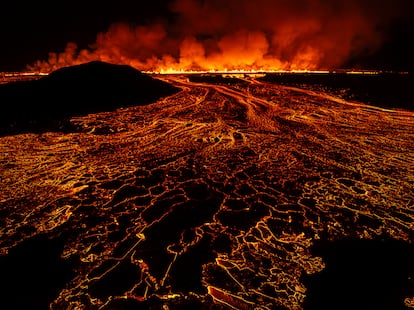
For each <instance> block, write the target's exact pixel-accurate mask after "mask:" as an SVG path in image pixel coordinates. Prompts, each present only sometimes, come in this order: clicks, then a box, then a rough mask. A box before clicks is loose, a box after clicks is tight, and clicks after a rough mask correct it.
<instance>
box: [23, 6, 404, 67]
mask: <svg viewBox="0 0 414 310" xmlns="http://www.w3.org/2000/svg"><path fill="white" fill-rule="evenodd" d="M404 4H407V5H408V1H406V0H397V1H391V0H389V1H388V0H387V1H382V2H381V5H380V6H379V5H378V2H377V1H373V0H367V1H357V0H332V1H324V0H291V1H285V0H258V1H250V0H210V1H203V0H175V1H172V2H171V3H170V6H169V8H170V12H171V16H170V18H168V20H169V21H166V20H164V21H158V22H157V23H154V24H150V25H139V26H131V25H129V24H125V23H116V24H113V25H111V26H110V27H109V29H108V30H107V31H106V32H104V33H99V34H98V35H97V39H96V42H95V43H94V44H93V45H91V47H90V48H89V49H83V50H79V49H78V48H77V45H76V44H75V43H68V45H67V47H66V49H65V51H63V52H61V53H50V55H49V59H48V60H47V61H37V62H36V63H35V64H33V65H32V66H30V69H31V70H36V71H46V72H48V71H51V70H54V69H57V68H60V67H63V66H68V65H74V64H80V63H84V62H89V61H92V60H101V61H106V62H111V63H115V64H128V65H131V66H133V67H135V68H137V69H140V70H145V71H159V72H168V71H191V70H196V71H205V70H208V71H228V70H233V71H234V70H256V71H257V70H267V71H270V70H316V69H334V68H338V67H340V66H341V65H343V64H344V63H345V62H346V61H347V60H348V59H350V58H352V57H357V56H360V55H367V54H369V53H372V52H373V51H375V50H377V49H378V48H379V47H380V46H381V44H382V43H383V42H384V40H385V39H386V35H387V29H389V25H390V24H391V22H392V21H393V20H394V19H395V18H401V17H402V15H403V14H404V13H403V12H404V11H406V10H405V9H404V8H405V6H404ZM159 20H160V19H159Z"/></svg>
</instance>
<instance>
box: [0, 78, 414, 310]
mask: <svg viewBox="0 0 414 310" xmlns="http://www.w3.org/2000/svg"><path fill="white" fill-rule="evenodd" d="M159 78H160V79H162V80H165V81H167V82H169V83H171V84H173V85H174V86H176V87H179V88H181V89H182V90H181V91H180V92H179V93H177V94H175V95H172V96H169V97H166V98H164V99H160V100H158V101H157V102H155V103H152V104H149V105H146V106H136V107H128V108H123V109H118V110H116V111H113V112H101V113H96V114H89V115H86V116H80V117H74V118H72V119H71V123H72V124H73V125H74V127H76V128H78V130H77V131H76V132H72V133H59V132H45V133H42V134H20V135H14V136H5V137H1V138H0V163H1V169H2V170H1V175H2V177H1V179H0V188H1V191H0V204H1V209H0V212H1V218H0V221H1V226H0V229H1V230H0V231H1V233H0V249H1V253H2V254H3V255H5V257H7V255H12V254H13V253H15V252H14V251H15V249H16V248H17V249H19V248H20V247H22V248H24V247H26V248H27V246H26V245H25V244H26V242H28V241H30V240H32V239H33V238H34V236H46V237H47V238H46V240H45V241H42V242H44V243H45V244H48V243H47V242H52V240H60V242H61V250H60V251H61V252H59V251H57V253H58V254H57V260H60V261H61V262H66V264H69V267H67V268H69V270H71V272H68V274H67V275H66V276H65V277H64V278H63V280H62V281H63V282H57V283H60V284H56V285H55V284H54V285H55V286H54V288H55V289H57V291H56V292H55V294H51V295H50V296H49V300H48V302H49V303H50V307H51V309H107V310H108V309H125V308H127V307H136V308H140V307H144V308H145V307H146V308H148V309H182V308H184V307H186V309H189V308H191V309H207V308H209V307H214V309H302V308H303V305H304V302H305V301H306V299H307V298H308V289H309V288H308V287H307V286H306V285H305V282H304V279H303V277H304V276H310V275H316V274H318V273H320V272H323V270H324V269H325V268H326V267H327V264H329V262H327V261H325V260H324V258H323V257H320V256H317V255H315V254H314V252H313V250H312V248H311V247H312V245H314V244H316V243H317V242H319V241H320V240H322V241H335V240H342V239H349V238H354V239H356V240H359V239H361V240H371V239H378V238H388V239H391V240H399V241H401V242H405V243H411V242H412V240H413V239H412V238H413V232H414V225H413V223H414V209H413V208H414V204H413V201H414V196H413V193H414V178H413V176H414V117H413V116H414V114H413V112H410V111H406V110H391V109H385V108H379V107H374V106H369V105H365V104H362V103H358V102H352V101H347V100H344V99H340V98H338V97H336V96H334V95H326V94H325V93H322V92H315V91H311V90H305V89H298V88H294V87H286V86H280V85H277V84H269V83H265V82H263V81H261V80H259V79H252V78H245V79H238V80H231V79H230V80H229V81H231V83H230V84H229V83H227V82H224V83H221V82H220V83H216V84H214V83H205V82H203V79H202V78H200V79H198V80H197V81H194V80H192V81H191V80H189V79H188V77H186V76H180V75H174V76H166V75H164V76H160V77H159ZM206 79H207V78H206ZM220 81H221V80H220ZM46 248H47V247H46ZM33 249H34V250H32V251H31V252H29V253H30V255H28V256H21V264H22V266H23V265H28V266H33V268H31V269H34V270H36V269H39V268H38V266H37V265H33V264H34V263H33V258H32V257H34V256H35V255H37V254H36V253H37V251H36V246H34V247H33ZM7 253H9V254H7ZM21 253H23V252H21ZM59 253H60V254H59ZM392 253H396V252H392ZM348 254H349V253H348ZM13 255H15V254H13ZM16 255H17V254H16ZM50 255H55V254H50ZM356 255H357V256H358V253H357V254H356ZM395 255H396V254H395ZM31 258H32V259H31ZM15 261H16V262H17V261H18V260H15ZM370 264H371V265H375V260H373V261H370ZM328 267H329V266H328ZM388 267H389V266H388ZM388 267H387V266H385V265H384V266H382V265H381V267H380V268H381V269H379V270H378V271H377V274H379V275H382V274H383V273H384V272H385V271H386V268H388ZM45 268H46V267H45ZM47 268H52V267H50V266H49V267H47ZM393 268H394V266H393ZM24 270H26V269H24ZM65 270H66V269H65ZM59 272H60V271H57V274H59ZM13 276H15V275H14V274H13ZM25 276H26V274H24V275H22V281H23V280H24V281H26V282H27V281H29V280H28V278H27V277H25ZM358 277H360V278H356V279H354V281H355V282H358V281H362V280H363V281H368V280H369V279H368V280H367V279H365V278H363V273H361V274H359V275H358ZM407 277H408V276H407ZM12 278H13V277H12V276H11V277H10V279H12ZM42 278H43V279H44V281H45V283H55V282H53V281H51V280H50V279H49V278H48V277H47V276H42V277H38V278H35V279H34V280H32V281H33V282H29V283H33V286H30V287H28V288H27V291H22V290H20V291H19V292H20V293H19V294H25V295H27V296H32V297H33V298H34V300H36V298H35V297H34V295H30V294H31V292H32V291H33V290H35V292H36V287H40V288H41V287H42V286H41V284H40V283H43V282H42V281H41V280H42ZM5 279H6V280H7V279H8V278H5ZM53 279H54V278H53ZM10 281H11V280H10ZM10 283H11V282H10ZM22 283H25V282H22ZM364 283H370V282H369V281H368V282H364ZM381 283H382V282H381ZM11 285H12V284H9V286H11ZM15 285H16V286H18V285H17V284H15ZM19 285H21V284H19ZM44 285H47V284H44ZM369 285H371V284H367V285H366V287H365V288H364V290H365V289H366V290H367V291H366V294H365V295H364V294H362V295H363V296H365V298H367V300H369V305H374V306H375V305H380V306H381V305H383V304H385V302H388V301H389V300H388V299H387V298H388V297H389V299H390V300H391V301H392V305H396V304H401V305H404V304H405V305H406V306H411V307H412V305H413V301H414V299H413V297H414V290H411V291H409V292H408V293H407V294H405V293H401V292H399V293H401V294H402V295H401V296H400V295H398V296H396V297H395V296H394V295H392V294H391V295H390V296H388V295H387V292H386V293H380V294H373V295H372V296H371V295H369V292H370V290H369V289H368V287H369ZM388 285H389V284H388ZM392 285H394V287H399V288H401V287H400V286H397V283H394V282H393V283H392ZM331 286H332V285H331ZM350 286H352V284H351V285H350ZM12 287H14V286H12ZM18 287H19V286H18ZM7 292H8V293H7V294H8V295H2V296H1V303H2V304H6V305H16V303H18V302H22V301H21V300H22V299H21V298H15V297H16V296H20V295H19V294H16V292H12V291H11V289H9V290H8V291H7ZM44 292H45V290H43V291H40V292H38V294H40V295H41V294H44ZM13 296H14V297H13ZM352 297H353V296H352V295H349V296H348V295H347V296H346V298H344V299H341V300H336V301H335V302H339V303H343V302H346V301H348V300H352ZM344 300H345V301H344ZM337 306H338V307H337ZM331 308H332V309H339V308H340V305H339V304H338V305H335V304H333V305H331ZM356 308H357V307H355V309H356ZM140 309H141V308H140Z"/></svg>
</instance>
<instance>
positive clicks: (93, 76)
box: [0, 61, 179, 136]
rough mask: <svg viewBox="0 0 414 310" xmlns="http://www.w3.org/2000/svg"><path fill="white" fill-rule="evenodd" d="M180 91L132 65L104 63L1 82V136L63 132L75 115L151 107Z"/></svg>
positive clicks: (77, 66) (98, 62)
mask: <svg viewBox="0 0 414 310" xmlns="http://www.w3.org/2000/svg"><path fill="white" fill-rule="evenodd" d="M178 91H179V89H178V88H176V87H174V86H172V85H170V84H168V83H166V82H163V81H161V80H157V79H154V78H152V77H150V76H148V75H146V74H144V73H142V72H140V71H138V70H136V69H134V68H132V67H130V66H127V65H114V64H109V63H104V62H100V61H93V62H89V63H86V64H81V65H76V66H71V67H66V68H62V69H58V70H56V71H54V72H52V73H50V74H49V75H48V76H46V77H43V78H41V79H39V80H35V81H24V82H14V83H9V84H5V85H0V103H1V113H0V135H1V136H4V135H11V134H18V133H24V132H44V131H56V130H62V128H63V127H64V124H65V123H67V120H68V119H69V118H70V117H72V116H81V115H86V114H89V113H97V112H101V111H112V110H115V109H117V108H120V107H127V106H135V105H146V104H149V103H152V102H155V101H156V100H157V99H159V98H161V97H164V96H169V95H172V94H174V93H176V92H178Z"/></svg>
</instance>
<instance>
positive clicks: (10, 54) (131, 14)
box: [0, 0, 414, 71]
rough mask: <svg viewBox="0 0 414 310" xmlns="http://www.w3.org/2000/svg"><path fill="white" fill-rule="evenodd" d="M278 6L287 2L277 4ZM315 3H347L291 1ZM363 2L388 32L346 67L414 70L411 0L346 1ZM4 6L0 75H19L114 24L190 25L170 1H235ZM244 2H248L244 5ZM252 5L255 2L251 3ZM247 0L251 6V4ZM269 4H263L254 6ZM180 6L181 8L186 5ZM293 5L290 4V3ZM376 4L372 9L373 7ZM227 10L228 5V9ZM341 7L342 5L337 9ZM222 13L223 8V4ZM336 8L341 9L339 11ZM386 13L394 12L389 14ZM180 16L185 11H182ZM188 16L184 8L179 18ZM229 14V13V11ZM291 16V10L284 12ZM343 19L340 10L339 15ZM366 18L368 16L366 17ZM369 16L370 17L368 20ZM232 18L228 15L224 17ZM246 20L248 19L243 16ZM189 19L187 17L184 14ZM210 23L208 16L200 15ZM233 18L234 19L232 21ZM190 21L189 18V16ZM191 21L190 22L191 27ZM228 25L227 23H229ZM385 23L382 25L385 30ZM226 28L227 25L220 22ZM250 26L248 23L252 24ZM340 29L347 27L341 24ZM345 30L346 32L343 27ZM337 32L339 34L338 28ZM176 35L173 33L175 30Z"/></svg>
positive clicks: (83, 43)
mask: <svg viewBox="0 0 414 310" xmlns="http://www.w3.org/2000/svg"><path fill="white" fill-rule="evenodd" d="M276 1H279V2H289V1H285V0H276ZM312 1H313V2H317V3H318V4H319V5H321V4H324V3H325V2H326V3H330V4H329V5H330V6H331V7H332V5H331V4H332V3H336V2H337V3H342V5H343V4H344V3H347V2H346V1H345V0H331V1H329V0H303V1H301V0H292V1H291V2H295V3H296V4H297V7H298V11H300V7H301V6H300V4H301V3H309V2H312ZM358 1H359V2H360V3H363V10H364V12H365V11H370V7H369V5H372V6H373V7H372V12H373V13H372V14H371V15H372V16H374V15H378V16H379V17H378V20H381V18H384V19H385V18H386V19H387V22H386V23H378V25H380V26H378V27H380V28H381V27H385V28H386V29H385V30H384V29H380V30H379V31H380V32H381V31H382V32H384V33H386V35H384V37H383V38H382V39H381V44H379V45H378V46H377V47H376V48H375V50H374V51H370V52H367V53H365V54H364V55H357V56H355V57H350V58H349V59H348V61H347V62H345V63H344V66H349V67H351V66H356V67H358V66H359V67H366V68H367V69H374V68H380V69H381V68H386V69H396V70H410V71H412V70H413V69H414V61H412V55H413V54H414V48H413V47H412V44H413V43H412V42H413V39H414V21H413V16H414V1H413V0H394V1H392V0H383V1H381V0H376V1H373V0H348V2H350V3H353V4H355V3H356V6H358V5H359V4H358ZM8 2H9V3H8V4H7V5H6V4H2V8H1V11H0V38H1V48H0V71H19V70H23V69H24V68H25V67H26V65H28V64H32V63H33V62H35V61H36V60H39V59H40V60H45V59H47V58H48V53H49V52H61V51H63V50H64V48H65V46H66V44H67V43H68V42H76V43H77V45H78V46H79V47H80V48H87V47H88V45H90V44H93V43H94V42H95V40H96V36H97V34H98V33H100V32H105V31H107V29H108V28H109V26H110V25H111V24H113V23H116V22H126V23H128V24H131V25H150V24H152V23H154V22H156V21H158V20H162V21H163V23H164V25H167V28H168V27H174V25H175V23H181V24H183V23H187V25H190V26H194V23H197V20H196V19H195V21H194V20H193V21H183V18H182V16H181V17H180V16H179V15H180V13H178V14H177V11H175V13H172V9H171V3H176V2H181V3H184V4H185V5H187V6H189V7H191V5H194V3H197V4H198V5H199V6H201V7H203V5H205V3H208V2H211V3H212V4H211V5H210V11H206V14H209V12H214V9H211V7H213V8H215V10H216V11H217V10H220V9H221V4H225V3H231V2H232V3H233V4H234V3H236V4H237V1H236V2H234V1H233V0H221V1H219V0H183V1H180V0H171V1H168V0H149V1H140V0H135V1H132V0H129V1H127V0H117V1H113V2H112V3H107V2H105V1H88V0H84V1H79V0H74V1H55V3H54V4H50V3H43V2H42V1H26V0H25V1H23V0H14V1H8ZM242 2H246V1H242ZM253 2H254V1H253ZM253 2H251V3H253ZM261 2H262V3H266V2H268V3H272V2H271V1H270V2H269V1H267V0H263V1H258V2H257V3H261ZM184 4H182V6H185V5H184ZM290 6H291V5H290ZM374 6H375V7H374ZM228 7H229V8H230V7H231V5H229V6H228ZM338 7H339V8H342V6H338ZM223 10H226V7H225V5H223ZM338 10H340V9H338ZM388 11H392V12H391V13H388ZM183 12H184V13H183ZM188 12H191V8H187V7H185V8H184V9H182V11H181V14H182V15H183V16H184V17H186V15H185V14H188ZM230 12H231V11H230ZM288 12H290V13H289V14H291V12H292V10H291V8H290V10H289V11H288ZM337 14H338V15H341V12H340V11H338V12H337ZM367 14H368V15H370V13H369V12H368V13H367ZM371 15H370V16H371ZM225 16H227V18H230V19H231V18H232V17H231V15H228V14H227V15H225ZM246 16H248V15H246ZM187 17H188V16H187ZM203 17H204V18H205V19H206V20H209V18H210V16H208V15H206V16H203ZM235 18H236V17H235ZM187 19H188V18H187ZM191 23H193V24H191ZM229 24H231V21H230V22H229ZM385 24H386V26H384V25H385ZM224 25H226V24H224ZM250 26H251V25H250ZM344 27H347V26H346V25H344ZM344 30H345V29H344ZM338 31H341V30H340V29H338ZM175 32H176V33H177V30H176V29H175Z"/></svg>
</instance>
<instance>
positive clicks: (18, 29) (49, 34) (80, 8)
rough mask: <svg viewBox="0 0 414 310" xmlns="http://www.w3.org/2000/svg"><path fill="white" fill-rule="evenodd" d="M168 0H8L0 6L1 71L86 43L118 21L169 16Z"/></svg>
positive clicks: (146, 19)
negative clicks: (72, 43) (110, 0)
mask: <svg viewBox="0 0 414 310" xmlns="http://www.w3.org/2000/svg"><path fill="white" fill-rule="evenodd" d="M168 3H169V1H168V0H150V1H140V0H135V1H132V0H116V1H112V2H107V1H95V0H92V1H91V0H84V1H79V0H74V1H65V0H62V1H55V2H54V4H51V2H50V1H47V2H45V1H42V0H39V1H27V0H14V1H8V4H7V5H4V4H2V8H1V9H0V17H1V18H0V38H1V49H0V71H13V70H21V69H24V68H25V66H26V64H31V63H33V62H34V61H36V60H38V59H46V58H47V56H48V53H49V52H59V51H62V50H63V49H64V48H65V46H66V44H67V43H68V42H76V43H77V44H78V46H80V47H85V48H86V47H87V46H88V45H89V44H92V43H94V42H95V39H96V35H97V34H98V33H99V32H104V31H106V30H107V29H108V27H109V26H110V25H111V24H112V23H115V22H127V23H131V24H134V23H135V24H146V23H147V24H148V23H151V22H152V21H154V20H156V19H157V18H158V17H159V16H167V15H170V14H168V9H167V8H168Z"/></svg>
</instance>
